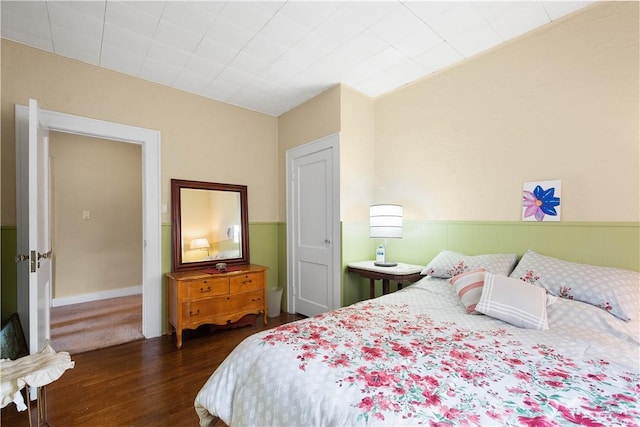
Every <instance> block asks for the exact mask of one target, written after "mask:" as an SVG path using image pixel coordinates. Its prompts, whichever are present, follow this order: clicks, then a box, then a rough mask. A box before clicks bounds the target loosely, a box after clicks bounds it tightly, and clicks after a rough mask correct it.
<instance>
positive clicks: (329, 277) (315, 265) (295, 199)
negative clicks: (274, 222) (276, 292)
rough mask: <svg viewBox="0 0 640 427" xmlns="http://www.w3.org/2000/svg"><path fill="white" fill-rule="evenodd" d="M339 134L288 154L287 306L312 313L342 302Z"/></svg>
mask: <svg viewBox="0 0 640 427" xmlns="http://www.w3.org/2000/svg"><path fill="white" fill-rule="evenodd" d="M338 154H339V135H337V134H336V135H331V136H329V137H326V138H322V139H319V140H317V141H314V142H311V143H309V144H305V145H304V146H302V147H298V148H295V149H292V150H289V151H288V152H287V182H288V186H287V187H288V189H287V235H288V236H289V237H288V244H287V252H288V254H289V255H288V257H289V258H288V266H289V269H288V270H289V271H288V281H289V284H288V290H289V292H288V294H289V297H288V303H289V304H288V305H289V308H290V310H289V311H292V312H296V313H300V314H303V315H305V316H315V315H317V314H320V313H324V312H326V311H329V310H332V309H335V308H338V307H339V306H340V267H339V264H340V230H339V228H340V222H339V212H340V210H339V201H338V198H339V166H338V159H339V156H338Z"/></svg>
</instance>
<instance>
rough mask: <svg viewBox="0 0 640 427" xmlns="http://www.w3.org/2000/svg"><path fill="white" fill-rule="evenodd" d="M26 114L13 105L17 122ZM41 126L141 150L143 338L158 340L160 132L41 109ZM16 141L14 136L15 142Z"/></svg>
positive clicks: (160, 303) (159, 305) (160, 295)
mask: <svg viewBox="0 0 640 427" xmlns="http://www.w3.org/2000/svg"><path fill="white" fill-rule="evenodd" d="M25 114H26V118H27V119H28V116H29V108H28V107H26V106H24V105H16V122H17V121H18V119H19V117H20V118H21V119H22V118H23V117H25ZM40 122H41V123H42V124H43V126H45V127H47V128H48V129H49V130H50V131H55V132H62V133H71V134H77V135H84V136H89V137H95V138H102V139H110V140H114V141H119V142H126V143H131V144H138V145H141V146H142V220H143V224H142V239H143V241H142V248H143V249H142V250H143V255H142V335H144V337H145V338H153V337H159V336H160V335H162V325H163V322H162V295H163V292H162V218H161V216H162V210H161V195H160V179H161V174H160V137H161V134H160V131H157V130H152V129H145V128H139V127H135V126H129V125H124V124H120V123H114V122H108V121H104V120H97V119H92V118H88V117H82V116H76V115H72V114H66V113H60V112H57V111H50V110H44V109H41V110H40ZM17 130H18V129H17ZM19 137H21V136H20V135H19V134H18V133H17V134H16V139H17V138H19ZM18 295H20V292H18ZM20 303H21V301H18V305H20Z"/></svg>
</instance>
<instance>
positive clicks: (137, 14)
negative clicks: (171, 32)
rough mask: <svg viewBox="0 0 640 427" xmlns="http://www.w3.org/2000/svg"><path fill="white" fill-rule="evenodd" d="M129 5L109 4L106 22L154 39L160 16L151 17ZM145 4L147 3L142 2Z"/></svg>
mask: <svg viewBox="0 0 640 427" xmlns="http://www.w3.org/2000/svg"><path fill="white" fill-rule="evenodd" d="M129 3H131V2H128V3H121V2H113V1H109V2H107V12H106V15H105V16H106V18H105V19H106V21H107V22H108V23H111V24H113V25H115V26H117V27H120V28H124V29H126V30H129V31H132V32H134V33H137V34H140V35H143V36H145V37H149V38H152V37H153V35H154V33H155V32H156V27H157V26H158V22H160V17H159V16H154V15H150V14H148V13H146V12H144V11H142V10H140V9H138V8H137V3H135V6H131V5H129ZM140 3H145V2H140Z"/></svg>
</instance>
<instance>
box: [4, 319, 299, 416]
mask: <svg viewBox="0 0 640 427" xmlns="http://www.w3.org/2000/svg"><path fill="white" fill-rule="evenodd" d="M301 318H302V316H299V315H290V314H286V313H282V314H281V315H280V316H279V317H272V318H269V321H268V323H267V325H264V323H263V321H262V317H258V320H257V322H256V325H255V326H244V327H241V328H235V329H227V330H217V331H215V332H210V331H209V328H208V327H206V326H204V327H201V328H199V329H198V330H195V331H188V330H185V332H184V339H183V346H182V349H181V350H178V349H177V348H176V346H175V342H176V340H175V335H171V336H166V335H165V336H162V337H159V338H152V339H148V340H142V341H135V342H131V343H127V344H122V345H118V346H115V347H109V348H105V349H100V350H95V351H90V352H86V353H80V354H76V355H73V356H72V359H73V360H74V361H75V367H74V368H73V369H70V370H68V371H66V372H65V373H64V375H62V377H61V378H60V379H58V380H57V381H55V382H53V383H51V384H50V385H48V386H47V388H46V392H47V408H48V416H47V419H48V421H49V425H50V426H51V427H57V426H64V427H71V426H83V427H85V426H91V427H99V426H197V425H198V417H197V415H196V412H195V410H194V408H193V401H194V399H195V397H196V394H197V393H198V391H199V390H200V388H201V387H202V386H203V385H204V383H205V382H206V380H207V379H208V378H209V376H210V375H211V374H212V373H213V371H214V370H215V369H216V368H217V367H218V365H220V363H221V362H222V361H223V360H224V358H225V357H226V356H227V355H228V354H229V353H230V352H231V350H233V349H234V348H235V346H236V345H237V344H239V343H240V341H242V340H243V339H244V338H246V337H247V336H249V335H251V334H253V333H256V332H258V331H262V330H264V329H269V328H273V327H275V326H278V325H280V324H284V323H288V322H291V321H294V320H298V319H301ZM31 411H32V414H33V417H34V421H35V415H36V409H35V403H33V404H32V409H31ZM1 419H2V426H7V427H8V426H15V427H22V426H29V420H28V418H27V415H26V411H25V412H17V411H16V409H15V405H14V404H10V405H9V406H7V407H6V408H3V409H2V418H1ZM219 424H220V425H224V424H223V423H219Z"/></svg>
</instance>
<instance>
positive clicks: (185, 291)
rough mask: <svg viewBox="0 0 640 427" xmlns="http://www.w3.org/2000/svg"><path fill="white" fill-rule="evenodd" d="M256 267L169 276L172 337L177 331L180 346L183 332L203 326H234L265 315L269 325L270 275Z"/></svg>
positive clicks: (260, 267) (262, 267) (261, 268)
mask: <svg viewBox="0 0 640 427" xmlns="http://www.w3.org/2000/svg"><path fill="white" fill-rule="evenodd" d="M267 269H268V267H264V266H261V265H255V264H247V265H238V266H233V267H229V269H228V270H227V271H224V272H217V271H215V270H213V269H208V270H196V271H181V272H174V273H167V274H166V276H167V278H168V287H167V288H168V293H169V295H168V312H169V313H168V314H169V316H168V317H169V325H168V326H169V328H168V330H167V333H168V334H171V333H172V332H173V329H172V327H173V328H175V331H176V339H177V342H176V345H177V347H178V348H181V347H182V331H183V330H184V329H195V328H197V327H198V326H200V325H205V324H211V325H230V324H232V323H234V322H237V321H238V320H240V319H241V318H242V317H244V316H246V315H247V314H256V315H257V314H260V313H263V316H264V323H265V324H266V323H267V308H266V304H267V290H266V283H267V278H266V272H267Z"/></svg>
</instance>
